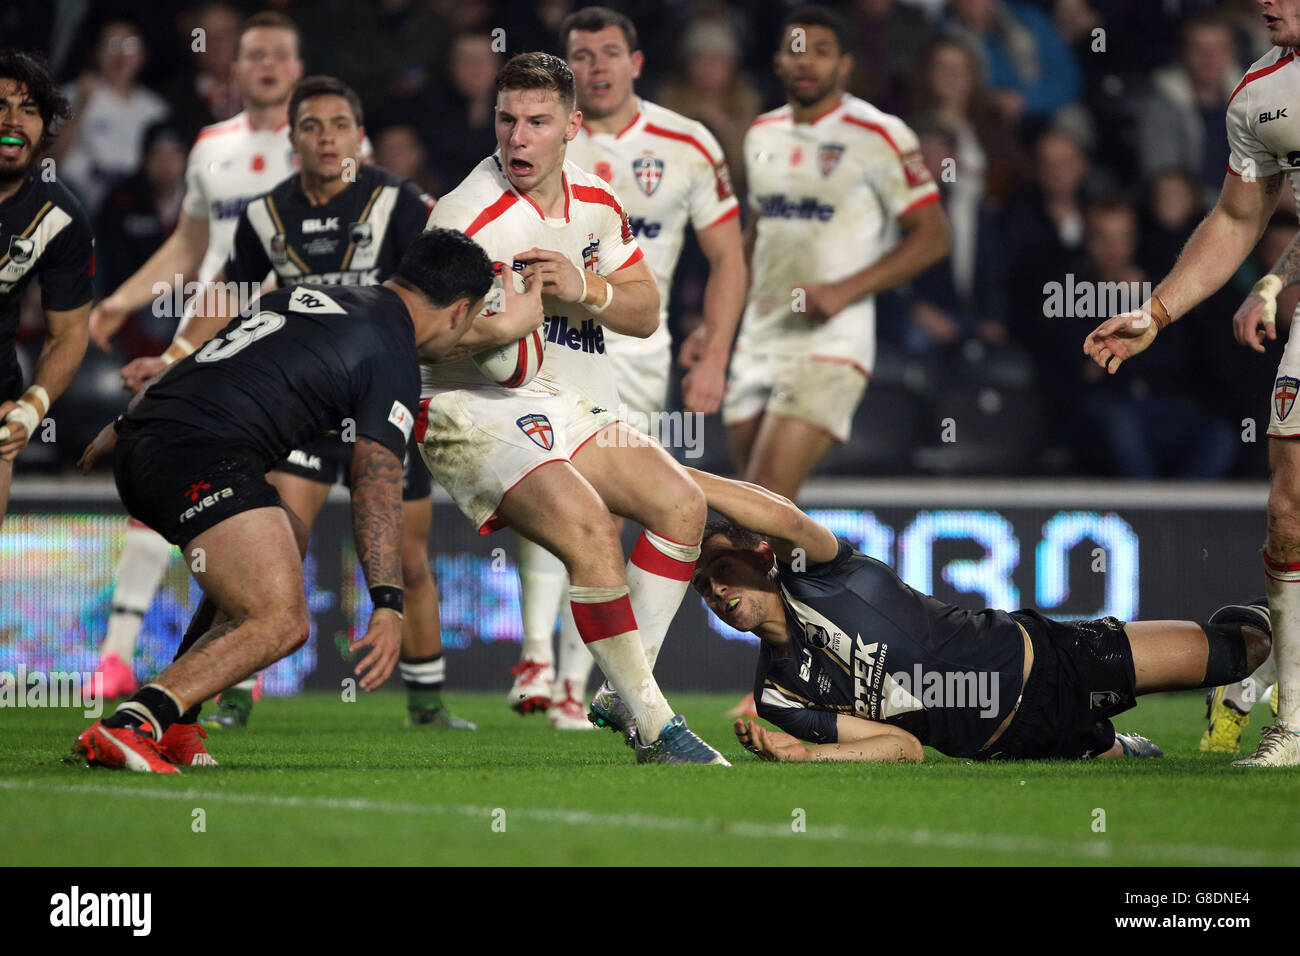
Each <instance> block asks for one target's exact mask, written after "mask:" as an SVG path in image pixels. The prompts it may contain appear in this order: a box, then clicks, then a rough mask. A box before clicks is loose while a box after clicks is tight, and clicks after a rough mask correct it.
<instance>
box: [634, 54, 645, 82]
mask: <svg viewBox="0 0 1300 956" xmlns="http://www.w3.org/2000/svg"><path fill="white" fill-rule="evenodd" d="M643 66H645V54H644V53H642V52H641V51H640V50H633V51H632V79H634V80H639V79H641V68H642V67H643Z"/></svg>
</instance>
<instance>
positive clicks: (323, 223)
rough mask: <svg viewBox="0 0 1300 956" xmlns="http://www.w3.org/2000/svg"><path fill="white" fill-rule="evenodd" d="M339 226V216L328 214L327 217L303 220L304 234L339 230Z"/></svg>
mask: <svg viewBox="0 0 1300 956" xmlns="http://www.w3.org/2000/svg"><path fill="white" fill-rule="evenodd" d="M338 228H339V217H338V216H328V217H326V218H325V219H304V220H303V221H302V234H303V235H304V236H305V235H307V234H308V233H311V232H337V231H338Z"/></svg>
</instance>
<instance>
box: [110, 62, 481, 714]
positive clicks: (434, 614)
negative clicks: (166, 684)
mask: <svg viewBox="0 0 1300 956" xmlns="http://www.w3.org/2000/svg"><path fill="white" fill-rule="evenodd" d="M289 115H290V117H291V118H292V123H291V129H290V134H289V136H290V142H291V143H292V144H293V148H294V151H295V153H296V154H297V156H298V163H299V166H300V167H301V171H300V172H299V173H297V174H296V175H293V176H290V177H289V178H287V179H286V180H285V181H284V182H282V183H279V184H278V185H277V186H276V187H275V188H274V189H273V190H271V192H270V193H268V194H267V195H265V196H260V197H258V198H257V199H254V200H253V201H252V202H251V203H249V204H248V205H247V206H246V207H245V208H244V211H243V212H242V213H241V214H240V217H239V224H238V226H237V228H236V230H235V241H234V247H233V249H232V250H231V254H230V258H229V259H228V260H227V261H226V264H225V266H224V267H223V268H222V269H221V271H219V272H218V273H217V275H216V276H215V277H214V278H213V280H212V283H211V287H213V288H216V289H218V290H220V291H221V292H225V293H226V294H227V295H228V294H229V289H231V288H234V287H236V286H237V287H239V288H249V287H253V286H255V285H256V284H257V283H259V282H261V281H262V280H263V279H265V278H266V276H267V275H272V274H273V275H274V281H275V283H276V285H277V286H279V287H281V288H284V287H287V286H292V285H297V284H299V283H312V284H324V285H376V284H377V283H380V282H383V281H384V280H386V279H387V278H388V277H389V276H390V275H391V274H392V271H393V269H394V268H396V266H397V263H398V262H399V261H401V256H402V253H403V252H404V251H405V250H406V247H407V246H408V245H410V243H411V241H412V240H414V239H415V237H416V236H418V235H420V233H421V232H423V231H424V224H425V221H426V220H427V219H428V215H429V212H430V210H431V209H432V208H433V200H432V199H431V198H430V197H428V196H426V195H423V194H422V193H421V192H420V191H419V189H418V188H416V187H415V186H414V185H413V184H411V183H409V182H403V181H402V180H400V179H398V178H397V177H396V176H394V175H392V174H391V173H389V172H387V171H385V170H383V169H380V168H379V167H377V166H374V165H371V164H362V163H361V161H360V151H361V144H362V142H363V140H364V139H365V127H364V125H363V124H364V115H363V112H362V106H361V101H360V99H359V98H358V97H357V94H356V93H355V92H354V91H353V90H352V89H351V88H350V87H349V86H347V85H346V84H345V83H343V82H342V81H341V80H338V79H336V78H334V77H329V76H309V77H307V78H306V79H304V80H303V81H302V82H300V83H299V84H298V85H297V86H296V87H295V88H294V92H293V96H292V98H291V99H290V101H289ZM226 283H234V284H235V286H230V287H225V284H226ZM214 304H215V305H216V307H217V308H216V315H215V316H206V315H195V316H193V317H191V318H190V319H188V320H187V321H186V324H185V325H184V326H183V328H182V329H181V330H180V333H179V334H180V335H181V336H183V337H184V338H185V339H186V341H188V342H189V343H190V344H191V345H193V346H194V347H195V348H198V347H199V346H200V345H201V344H202V343H203V342H205V341H207V339H208V338H210V337H211V336H212V335H214V334H216V332H217V331H218V330H219V329H220V328H221V327H222V326H224V325H225V324H226V322H227V321H229V318H231V317H233V316H234V315H235V314H236V313H237V312H238V308H237V306H234V305H233V304H231V302H230V300H229V299H228V298H227V297H226V295H216V296H214ZM162 367H163V363H162V360H161V358H146V359H137V360H135V361H134V362H132V363H131V364H130V365H128V366H127V368H126V369H125V370H124V372H123V375H124V377H125V378H126V379H127V381H128V386H129V387H132V388H138V387H140V386H141V385H143V383H144V382H145V381H147V380H148V378H149V377H150V376H152V375H153V374H155V373H156V372H158V371H159V370H160V369H161V368H162ZM408 451H409V454H408V455H407V458H406V461H405V463H404V469H405V470H404V472H403V482H402V499H403V507H402V521H403V529H404V531H403V540H402V573H403V579H402V584H403V587H404V589H405V591H406V606H407V609H408V610H409V611H410V613H409V614H407V615H406V617H405V618H404V619H403V623H402V660H401V666H400V669H401V674H402V680H403V682H404V683H405V685H406V688H407V710H408V714H409V716H410V720H411V722H412V723H413V724H420V725H430V726H443V727H457V728H460V729H471V730H472V729H474V725H473V724H470V723H468V722H467V721H462V720H459V719H457V718H455V717H453V716H452V715H451V714H450V713H449V712H448V711H447V709H446V707H445V706H444V705H443V703H442V687H443V683H444V681H445V679H446V677H445V675H446V663H445V661H444V660H443V658H442V636H441V629H440V627H439V621H438V591H437V586H436V584H435V583H434V580H433V575H432V573H431V572H430V570H429V543H428V542H429V532H430V530H431V528H432V523H433V502H432V499H431V495H432V487H431V485H430V481H429V472H428V469H427V468H425V466H424V463H423V462H422V461H421V460H420V455H419V450H418V449H417V448H415V447H414V444H412V447H411V448H410V449H408ZM351 456H352V445H351V444H350V443H349V442H346V441H344V440H343V439H342V438H340V437H339V436H338V435H334V436H329V437H322V438H320V439H318V440H317V441H314V442H312V443H311V444H309V445H307V446H305V447H303V448H297V449H294V450H293V451H292V452H290V453H289V456H288V458H286V459H285V460H283V461H280V462H278V463H277V464H276V466H275V468H274V469H273V470H272V471H271V472H270V474H269V475H268V476H267V480H268V481H270V482H271V484H272V485H274V486H275V488H276V489H277V490H278V491H279V492H280V497H281V499H282V500H283V501H284V502H285V504H286V505H287V506H288V508H289V509H290V510H291V511H292V512H293V513H294V514H295V515H296V516H297V517H298V519H299V520H300V521H302V523H303V525H304V526H306V527H307V528H311V527H312V525H313V524H314V523H315V521H316V516H317V515H318V514H319V513H320V509H321V507H322V506H323V505H324V504H325V499H326V497H327V496H328V494H329V489H330V487H331V486H332V485H333V484H334V483H335V482H336V481H337V480H339V476H340V475H346V474H347V473H348V465H349V462H350V460H351ZM252 706H253V701H252V697H251V695H250V694H249V693H248V692H247V691H245V690H238V689H237V690H235V691H234V692H232V693H228V694H222V697H221V700H220V704H219V708H218V710H217V712H216V713H215V714H213V715H211V717H210V718H205V720H204V722H205V723H210V724H212V723H215V724H218V725H220V726H224V727H242V726H244V725H245V724H246V723H247V722H248V716H249V713H250V712H251V710H252Z"/></svg>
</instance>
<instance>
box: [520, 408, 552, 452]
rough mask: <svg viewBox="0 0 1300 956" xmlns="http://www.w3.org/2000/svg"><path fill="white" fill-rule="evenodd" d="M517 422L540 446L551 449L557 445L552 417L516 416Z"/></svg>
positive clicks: (522, 430) (534, 442) (521, 429)
mask: <svg viewBox="0 0 1300 956" xmlns="http://www.w3.org/2000/svg"><path fill="white" fill-rule="evenodd" d="M515 424H516V425H518V426H519V430H520V431H521V432H523V433H524V434H525V435H527V436H528V437H529V438H531V439H532V441H533V444H535V445H537V446H538V447H540V448H545V449H546V450H547V451H550V450H551V449H552V448H553V447H554V446H555V442H554V438H555V433H554V431H553V430H552V429H551V421H550V419H549V418H547V417H546V416H545V415H524V416H522V417H520V418H516V419H515Z"/></svg>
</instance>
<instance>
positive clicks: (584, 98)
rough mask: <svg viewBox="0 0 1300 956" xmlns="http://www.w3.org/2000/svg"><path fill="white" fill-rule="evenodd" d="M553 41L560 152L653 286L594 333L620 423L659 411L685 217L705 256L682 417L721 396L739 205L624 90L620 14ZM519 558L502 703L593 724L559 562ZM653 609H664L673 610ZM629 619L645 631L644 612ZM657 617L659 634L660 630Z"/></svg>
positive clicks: (636, 554) (716, 149)
mask: <svg viewBox="0 0 1300 956" xmlns="http://www.w3.org/2000/svg"><path fill="white" fill-rule="evenodd" d="M560 45H561V47H562V48H563V49H564V51H565V58H566V59H567V61H568V63H569V66H570V68H571V69H572V70H573V75H574V80H575V82H576V89H577V96H578V108H579V109H580V110H581V111H582V127H581V129H580V130H579V132H578V135H577V137H575V138H574V140H573V142H571V143H570V144H569V147H568V152H567V154H566V155H567V158H568V160H569V161H570V162H572V163H575V164H576V165H578V166H580V167H581V168H582V169H585V170H586V171H588V172H594V173H595V174H596V175H597V176H599V177H600V178H601V179H603V180H605V182H607V183H609V184H610V185H611V186H613V187H614V191H615V192H616V193H617V195H618V196H619V198H620V200H621V201H622V202H623V204H624V209H625V210H626V212H627V214H628V217H629V221H630V223H631V226H632V231H633V233H635V234H636V238H637V245H638V246H640V248H641V249H642V251H643V252H644V253H645V257H646V262H647V263H649V265H650V268H651V270H652V271H653V272H654V276H655V280H656V281H657V282H658V284H659V327H658V328H657V329H656V330H655V331H654V333H653V334H651V335H650V336H649V337H648V338H637V337H635V336H629V335H620V334H619V333H618V332H614V331H613V330H611V329H605V330H604V334H605V347H606V350H607V354H608V356H609V361H610V363H611V364H612V365H613V368H614V381H615V383H616V384H617V385H618V392H619V397H620V399H621V400H622V405H623V406H624V407H625V408H626V409H627V411H628V414H629V424H632V425H633V426H634V427H636V428H638V429H640V430H643V431H646V432H648V433H650V434H652V435H653V434H654V431H653V430H652V428H651V424H650V423H653V422H658V421H659V420H660V419H659V416H660V414H661V413H662V412H663V411H664V408H665V406H666V405H667V404H668V380H669V370H670V366H671V363H672V337H671V335H670V334H669V331H668V300H669V297H670V290H671V288H672V280H673V272H674V271H675V270H676V268H677V260H678V257H679V256H680V255H681V250H682V244H683V242H684V241H685V238H686V230H687V228H688V227H689V228H693V229H694V230H695V235H696V238H697V240H698V241H699V244H700V248H701V249H702V251H703V252H704V255H705V257H706V258H707V259H708V261H709V279H708V282H707V284H706V285H705V289H704V321H703V323H702V324H701V325H700V327H699V328H698V329H697V330H696V332H695V333H694V334H693V336H692V339H693V341H692V343H691V344H692V347H689V348H684V349H683V353H682V357H683V361H685V362H690V363H691V364H690V365H689V368H688V371H687V372H686V375H685V377H684V378H683V380H682V402H683V405H684V406H685V411H686V412H687V413H688V414H689V413H698V414H701V415H710V414H713V413H714V412H716V411H717V410H718V408H719V407H720V406H721V404H722V393H723V389H724V387H725V385H726V374H727V357H728V355H729V354H730V352H731V342H732V338H733V337H734V336H735V331H736V324H737V322H738V321H739V319H740V311H741V309H742V308H744V304H745V256H744V250H743V249H742V247H741V242H740V205H739V203H737V202H736V199H735V196H734V195H733V194H732V190H731V178H730V176H729V175H728V172H727V165H726V161H725V159H724V157H723V155H722V149H721V147H720V146H719V145H718V143H717V141H716V140H715V139H714V138H713V135H712V134H711V133H709V131H708V130H707V129H706V128H705V127H704V126H703V124H701V123H698V122H696V121H695V120H690V119H687V118H686V117H684V116H681V115H679V114H677V113H673V112H671V111H669V110H666V109H664V108H663V107H661V106H656V105H655V104H654V103H650V102H647V101H645V100H643V99H640V98H639V97H637V95H636V94H635V92H634V90H633V83H634V81H635V80H636V79H637V77H639V76H640V74H641V66H642V63H643V60H644V55H643V53H642V52H641V50H640V48H639V44H638V43H637V31H636V26H635V25H634V24H633V23H632V21H631V20H629V19H628V18H627V17H626V16H624V15H623V14H621V13H617V12H615V11H613V10H610V9H609V8H607V7H584V8H583V9H581V10H577V11H575V12H574V13H571V14H569V16H568V17H566V18H565V19H564V22H563V23H562V24H561V25H560ZM697 356H698V358H697ZM684 427H685V426H683V428H684ZM651 534H652V532H643V533H642V536H641V538H640V539H638V542H637V544H636V546H635V547H634V548H633V551H632V557H631V564H630V566H629V574H631V575H639V574H641V573H643V572H644V571H646V570H650V571H653V569H654V563H655V561H656V555H657V552H656V551H655V549H654V548H653V547H652V545H651V541H652V538H651V537H650V536H651ZM519 555H520V557H519V563H520V581H521V584H522V586H523V588H522V590H523V602H522V603H523V618H524V642H523V647H522V648H521V650H520V662H519V664H518V665H517V666H516V668H515V671H516V672H517V673H516V679H515V683H514V686H513V687H512V688H511V690H510V694H509V701H510V704H511V706H512V707H514V708H516V709H518V710H524V711H526V710H530V709H532V708H533V707H537V708H538V709H541V707H542V706H546V717H547V721H548V722H549V723H550V724H551V726H552V727H555V728H558V729H561V730H590V729H591V727H592V724H591V723H589V722H588V719H587V704H586V699H585V697H583V691H584V689H585V688H586V685H587V676H588V674H589V673H590V672H591V664H592V659H591V655H590V654H588V653H587V650H586V648H585V647H584V646H583V644H582V640H581V639H580V638H579V636H578V631H577V627H576V625H575V624H574V621H573V616H572V615H571V614H569V613H568V609H567V607H565V606H564V603H563V599H564V594H565V591H566V589H567V587H568V581H567V579H566V577H565V573H564V566H563V565H562V564H561V563H560V561H559V559H558V558H556V557H555V556H554V555H552V554H551V553H550V552H549V551H546V550H545V549H544V548H541V547H538V546H537V545H535V544H533V543H532V542H530V541H528V540H527V539H522V540H521V541H520V548H519ZM643 565H644V566H643ZM557 610H558V611H559V612H560V616H561V622H562V623H561V628H560V650H559V660H558V667H553V666H552V660H553V657H552V653H551V633H552V631H553V630H554V624H555V615H556V611H557ZM662 610H663V612H664V613H667V614H669V615H671V614H672V613H674V612H675V611H676V608H675V607H664V608H663V609H662ZM638 622H639V623H640V624H641V626H642V628H643V629H645V627H646V623H647V622H646V621H644V620H641V619H640V618H638ZM668 623H669V622H664V624H663V626H662V628H656V632H657V631H658V630H660V629H662V630H665V631H666V629H667V624H668ZM658 651H659V645H658V644H654V645H647V647H646V655H647V657H648V659H649V663H650V666H651V667H654V664H655V658H656V657H657V655H658ZM579 698H582V699H581V700H580V699H579ZM547 705H548V706H547Z"/></svg>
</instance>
